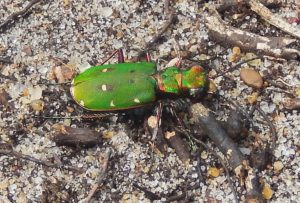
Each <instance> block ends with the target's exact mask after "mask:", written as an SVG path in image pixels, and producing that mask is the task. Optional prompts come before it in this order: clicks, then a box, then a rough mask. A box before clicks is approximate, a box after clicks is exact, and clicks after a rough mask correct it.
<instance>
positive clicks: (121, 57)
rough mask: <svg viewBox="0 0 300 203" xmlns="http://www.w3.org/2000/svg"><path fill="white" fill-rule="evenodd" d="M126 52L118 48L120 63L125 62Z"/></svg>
mask: <svg viewBox="0 0 300 203" xmlns="http://www.w3.org/2000/svg"><path fill="white" fill-rule="evenodd" d="M124 62H125V59H124V54H123V50H122V49H118V63H124Z"/></svg>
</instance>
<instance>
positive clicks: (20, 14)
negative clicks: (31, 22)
mask: <svg viewBox="0 0 300 203" xmlns="http://www.w3.org/2000/svg"><path fill="white" fill-rule="evenodd" d="M40 1H42V0H32V1H31V2H29V4H28V5H27V6H26V7H25V8H24V9H23V10H21V11H18V12H15V13H13V14H11V15H10V16H8V17H7V18H6V20H5V21H4V22H2V23H1V24H0V30H3V29H4V27H6V26H7V25H8V24H10V23H12V22H14V21H15V20H17V19H18V18H21V17H23V16H25V15H26V14H27V13H28V11H29V10H30V9H31V8H32V7H33V6H34V5H35V4H37V3H39V2H40Z"/></svg>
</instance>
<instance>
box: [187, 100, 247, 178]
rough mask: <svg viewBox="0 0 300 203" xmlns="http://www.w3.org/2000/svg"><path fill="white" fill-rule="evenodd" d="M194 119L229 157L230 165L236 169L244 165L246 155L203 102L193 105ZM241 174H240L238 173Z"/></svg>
mask: <svg viewBox="0 0 300 203" xmlns="http://www.w3.org/2000/svg"><path fill="white" fill-rule="evenodd" d="M191 113H192V114H193V117H192V119H193V120H195V122H197V123H199V127H201V128H203V129H204V130H205V132H206V134H207V135H208V136H209V138H210V139H211V140H212V141H213V142H214V143H215V144H216V145H217V147H218V148H219V149H220V151H221V152H222V153H223V154H224V155H225V156H226V157H227V159H228V162H229V165H230V166H231V167H232V168H233V169H234V170H236V169H237V168H240V167H241V166H242V163H243V161H244V160H245V157H244V156H243V154H242V153H241V151H240V150H239V148H238V147H237V145H236V144H235V143H234V141H233V140H232V139H231V138H230V137H229V136H228V134H227V133H226V131H225V130H224V129H223V128H222V127H221V125H220V124H219V123H218V122H217V120H216V119H215V117H214V116H213V115H212V113H211V112H209V111H208V109H206V108H205V107H204V106H203V105H202V104H200V103H196V104H194V105H192V106H191ZM237 175H239V174H237Z"/></svg>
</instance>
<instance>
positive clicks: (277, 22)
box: [249, 0, 300, 39]
mask: <svg viewBox="0 0 300 203" xmlns="http://www.w3.org/2000/svg"><path fill="white" fill-rule="evenodd" d="M249 5H250V8H251V10H252V11H254V12H256V13H257V14H258V15H259V16H261V17H262V18H263V19H264V20H265V21H267V22H268V23H270V24H271V25H274V26H275V27H277V28H279V29H281V30H283V31H284V32H286V33H289V34H290V35H292V36H294V37H297V38H298V39H300V29H297V27H296V26H293V25H291V24H289V23H288V22H286V21H285V20H284V19H282V18H281V17H280V16H278V15H276V14H274V13H272V12H271V11H270V10H269V9H268V8H267V7H265V6H264V5H263V4H262V3H260V2H259V1H257V0H250V1H249Z"/></svg>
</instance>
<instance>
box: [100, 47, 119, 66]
mask: <svg viewBox="0 0 300 203" xmlns="http://www.w3.org/2000/svg"><path fill="white" fill-rule="evenodd" d="M116 54H118V63H124V55H123V51H122V49H118V50H115V51H114V52H113V53H112V54H110V55H109V56H108V57H107V58H106V59H105V60H104V61H102V62H101V63H100V64H98V66H101V65H103V64H105V63H106V62H107V61H108V60H109V59H111V58H112V57H113V56H114V55H116Z"/></svg>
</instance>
